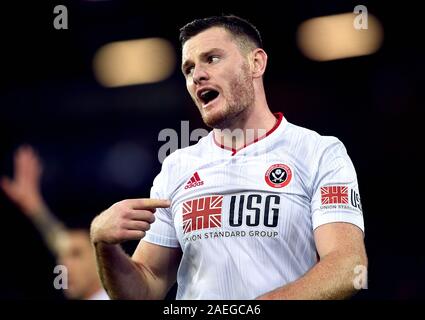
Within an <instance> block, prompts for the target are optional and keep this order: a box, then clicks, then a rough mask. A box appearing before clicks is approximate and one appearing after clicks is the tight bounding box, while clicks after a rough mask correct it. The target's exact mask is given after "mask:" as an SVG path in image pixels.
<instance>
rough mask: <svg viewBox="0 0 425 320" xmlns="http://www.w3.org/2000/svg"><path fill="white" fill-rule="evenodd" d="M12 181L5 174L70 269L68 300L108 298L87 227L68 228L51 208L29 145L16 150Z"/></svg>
mask: <svg viewBox="0 0 425 320" xmlns="http://www.w3.org/2000/svg"><path fill="white" fill-rule="evenodd" d="M14 167H15V168H14V170H15V173H14V178H13V180H11V179H9V178H6V177H3V178H2V181H1V187H2V189H3V191H4V192H5V194H6V195H7V196H8V197H9V198H10V199H11V200H12V201H13V202H15V203H16V204H17V205H18V206H19V208H20V209H21V210H22V212H23V213H24V214H25V215H26V216H27V217H28V218H29V219H30V220H31V221H32V223H33V224H34V226H35V227H36V228H37V229H38V231H39V232H40V234H41V235H42V236H43V238H44V241H45V243H46V245H47V247H48V248H49V250H50V252H51V253H52V254H53V255H54V256H55V258H56V259H57V263H58V264H61V265H64V266H65V267H66V268H67V270H68V283H67V284H68V288H67V289H65V290H64V294H65V297H67V298H68V299H81V300H108V299H109V297H108V295H107V294H106V292H105V290H104V289H103V288H102V284H101V282H100V279H99V276H98V274H97V270H96V258H95V255H94V252H93V247H92V244H91V242H90V236H89V232H88V230H85V229H67V228H66V226H65V225H64V224H63V223H62V222H61V221H59V220H58V219H57V217H55V216H54V215H53V214H52V213H51V212H50V210H49V208H48V206H47V204H46V202H45V201H44V199H43V196H42V194H41V187H40V177H41V172H42V166H41V163H40V160H39V158H38V156H37V154H36V153H35V152H34V150H33V149H32V148H31V147H30V146H23V147H20V148H19V149H18V150H17V151H16V153H15V160H14Z"/></svg>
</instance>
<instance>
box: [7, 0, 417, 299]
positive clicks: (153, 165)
mask: <svg viewBox="0 0 425 320" xmlns="http://www.w3.org/2000/svg"><path fill="white" fill-rule="evenodd" d="M12 3H14V4H12ZM57 5H65V6H66V8H67V13H68V19H67V24H68V25H67V27H68V28H67V29H59V30H57V29H55V27H54V20H55V18H56V17H57V16H58V15H59V14H60V13H62V12H63V11H57V13H54V8H55V6H57ZM357 5H363V6H365V7H366V8H367V10H368V17H369V20H368V29H362V30H356V29H354V27H353V21H354V19H355V17H356V15H355V14H353V10H354V8H355V7H356V6H357ZM222 13H232V14H236V15H239V16H242V17H244V18H246V19H248V20H250V21H251V22H252V23H253V24H254V25H256V26H257V27H258V29H259V30H260V32H261V33H262V37H263V41H264V46H265V50H266V52H267V53H268V55H269V65H268V69H267V72H266V76H265V86H266V92H267V95H268V102H269V106H270V108H271V109H272V111H274V112H278V111H282V112H283V113H284V115H285V117H286V118H287V119H288V120H289V121H290V122H292V123H294V124H297V125H300V126H304V127H307V128H309V129H312V130H315V131H317V132H319V133H320V134H323V135H334V136H337V137H338V138H339V139H340V140H342V141H343V143H344V144H345V146H346V147H347V150H348V152H349V155H350V156H351V158H352V160H353V163H354V165H355V167H356V170H357V175H358V180H359V186H360V193H361V196H362V204H363V210H364V218H365V227H366V238H365V241H366V248H367V252H368V256H369V266H370V267H369V288H368V289H367V290H363V291H362V292H361V293H360V294H358V295H357V296H356V298H355V299H417V298H423V297H424V296H425V276H424V270H425V255H424V253H423V244H424V241H423V234H424V232H423V231H422V229H423V224H422V223H421V221H422V220H423V218H422V216H423V212H424V209H423V207H422V205H420V199H421V196H420V194H419V193H420V190H421V187H420V186H421V185H422V184H423V183H421V184H420V183H419V182H420V181H422V178H423V174H422V173H421V172H422V171H423V170H422V165H423V164H424V161H423V160H424V159H423V155H422V154H423V150H422V149H423V147H424V144H423V134H422V131H423V130H422V128H423V127H422V122H423V117H422V112H421V111H422V110H421V109H422V107H423V97H424V81H423V75H424V73H425V63H424V47H423V34H422V33H423V26H422V24H423V23H422V20H421V19H422V18H421V17H420V14H419V10H417V9H415V8H413V7H410V6H409V5H408V4H407V3H403V4H402V5H401V4H399V5H397V6H396V5H391V4H390V3H389V2H384V1H382V2H371V1H362V2H353V1H342V0H330V1H322V0H314V1H313V0H312V1H306V0H297V1H285V2H284V3H276V1H274V2H272V1H261V2H258V3H254V4H248V3H247V4H246V5H242V4H230V3H229V2H227V3H220V2H199V1H198V2H193V3H191V2H187V1H183V2H175V3H173V4H172V6H171V5H169V4H167V3H166V2H158V3H157V4H156V5H153V4H152V3H151V2H148V1H132V2H130V1H118V0H109V1H108V0H104V1H101V0H99V1H95V0H92V1H88V0H87V1H82V0H80V1H77V0H76V1H57V2H55V1H43V3H41V1H37V3H35V1H33V2H30V1H28V2H22V1H19V2H12V1H6V2H5V3H4V4H2V6H1V8H0V33H1V56H0V57H1V58H0V64H1V77H0V81H1V86H0V131H1V134H0V175H1V176H5V175H6V176H9V177H10V176H12V175H13V154H14V152H15V151H16V149H17V148H18V147H19V146H20V145H22V144H24V143H25V144H30V145H32V146H33V147H34V148H35V149H36V150H37V152H38V154H39V156H40V158H41V159H42V163H43V166H44V171H43V176H42V191H43V196H44V198H45V199H46V202H47V203H48V205H49V206H50V208H51V210H52V212H54V213H55V214H56V216H57V217H59V218H60V219H61V220H62V221H64V222H65V223H66V224H67V225H68V226H70V227H88V226H89V223H90V221H91V220H92V219H93V217H94V216H95V215H97V214H98V213H100V212H101V211H102V210H104V209H106V208H107V207H109V206H110V205H112V204H113V203H114V202H116V201H119V200H122V199H124V198H136V197H137V198H139V197H148V196H149V191H150V187H151V183H152V180H153V178H154V177H155V175H156V174H157V173H158V172H159V170H160V167H161V163H160V161H159V159H158V152H159V150H160V148H161V146H163V145H164V143H166V142H164V141H160V139H159V138H158V137H159V133H160V132H161V130H163V129H166V128H172V129H174V130H176V132H177V133H178V135H179V140H178V141H179V147H181V146H184V145H185V144H186V145H187V141H185V140H184V139H183V140H182V139H181V136H182V134H181V130H182V129H181V126H182V125H181V121H190V122H189V130H190V132H192V130H194V129H197V128H205V126H204V125H203V123H202V121H201V120H200V117H199V115H198V111H197V109H196V107H195V106H194V105H193V103H192V101H191V100H190V98H189V95H188V93H187V91H186V88H185V83H184V77H183V76H182V74H181V72H180V45H179V42H178V29H179V27H181V26H183V25H184V24H185V23H187V22H189V21H190V20H192V19H194V18H200V17H205V16H210V15H217V14H222ZM342 14H345V15H342ZM319 17H321V19H315V18H319ZM347 21H348V22H347ZM61 22H62V25H63V23H64V22H65V21H61ZM357 22H359V23H360V25H361V24H362V21H357ZM347 26H348V27H347ZM363 26H364V21H363ZM421 39H422V40H421ZM141 57H142V58H141ZM191 143H193V142H191ZM422 189H423V188H422ZM0 215H1V220H0V221H1V222H0V224H1V232H0V244H1V260H0V261H1V263H0V298H3V299H54V300H61V299H64V297H63V294H62V292H61V291H59V290H55V289H54V287H53V279H54V277H55V274H53V268H54V266H55V260H54V257H53V256H52V255H51V254H50V253H49V251H48V250H47V249H46V247H45V245H44V243H43V241H42V239H41V237H40V235H39V233H38V232H37V231H36V229H35V228H34V227H33V225H32V224H31V223H30V222H29V221H28V219H26V217H25V216H24V215H23V214H21V213H20V209H19V208H18V207H17V206H16V205H14V204H13V203H12V202H11V201H10V200H9V199H8V198H7V197H6V195H5V194H4V193H3V192H2V191H0ZM135 244H137V243H127V244H125V249H126V250H128V252H132V250H133V249H134V248H135Z"/></svg>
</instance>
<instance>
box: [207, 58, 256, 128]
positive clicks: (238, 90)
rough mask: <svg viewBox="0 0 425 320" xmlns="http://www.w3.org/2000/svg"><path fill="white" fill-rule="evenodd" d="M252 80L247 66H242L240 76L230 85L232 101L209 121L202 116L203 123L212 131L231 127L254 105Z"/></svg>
mask: <svg viewBox="0 0 425 320" xmlns="http://www.w3.org/2000/svg"><path fill="white" fill-rule="evenodd" d="M251 81H252V79H250V77H249V67H248V65H246V64H245V65H243V66H242V72H241V75H240V76H239V77H237V78H235V79H233V81H232V82H231V84H230V92H231V93H232V96H231V98H232V100H231V101H228V105H226V106H225V108H224V111H223V112H220V113H219V114H218V115H216V116H215V117H210V118H209V119H207V118H205V117H204V116H202V120H203V121H204V123H205V124H206V125H207V126H208V127H210V128H214V129H226V128H230V127H232V124H234V123H235V119H237V118H239V117H240V116H241V115H242V114H243V113H247V112H248V111H249V109H250V107H251V106H252V105H253V103H254V86H253V84H252V82H251Z"/></svg>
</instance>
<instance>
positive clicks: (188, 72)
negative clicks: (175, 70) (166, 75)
mask: <svg viewBox="0 0 425 320" xmlns="http://www.w3.org/2000/svg"><path fill="white" fill-rule="evenodd" d="M192 71H193V67H188V68H186V70H185V73H186V75H189V74H191V73H192Z"/></svg>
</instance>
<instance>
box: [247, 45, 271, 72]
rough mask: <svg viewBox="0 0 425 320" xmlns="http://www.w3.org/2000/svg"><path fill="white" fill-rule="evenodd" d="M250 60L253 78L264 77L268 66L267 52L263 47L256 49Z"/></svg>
mask: <svg viewBox="0 0 425 320" xmlns="http://www.w3.org/2000/svg"><path fill="white" fill-rule="evenodd" d="M250 60H251V67H252V69H251V71H252V76H253V78H260V77H262V76H263V74H264V72H265V71H266V67H267V53H266V52H265V51H264V50H263V49H261V48H257V49H254V50H253V51H252V52H251V59H250Z"/></svg>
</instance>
